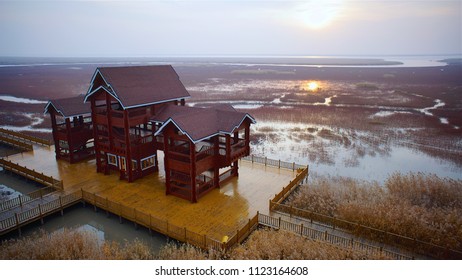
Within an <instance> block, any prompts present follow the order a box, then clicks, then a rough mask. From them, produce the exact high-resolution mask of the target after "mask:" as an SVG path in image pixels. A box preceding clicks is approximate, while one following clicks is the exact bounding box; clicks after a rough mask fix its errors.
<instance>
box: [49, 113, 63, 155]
mask: <svg viewBox="0 0 462 280" xmlns="http://www.w3.org/2000/svg"><path fill="white" fill-rule="evenodd" d="M49 112H50V119H51V126H52V128H53V141H54V142H55V154H56V158H60V154H61V147H60V146H59V139H58V125H57V124H56V113H55V110H54V109H53V108H52V109H50V110H49Z"/></svg>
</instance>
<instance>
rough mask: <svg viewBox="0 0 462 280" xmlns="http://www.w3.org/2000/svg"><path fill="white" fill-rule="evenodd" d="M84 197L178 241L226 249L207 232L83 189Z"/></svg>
mask: <svg viewBox="0 0 462 280" xmlns="http://www.w3.org/2000/svg"><path fill="white" fill-rule="evenodd" d="M82 198H83V200H84V201H86V202H88V203H90V204H92V205H94V206H95V207H98V208H101V209H103V210H105V211H108V212H111V213H113V214H115V215H118V216H119V218H124V219H127V220H130V221H132V222H134V223H135V224H137V225H141V226H144V227H146V228H148V229H149V230H154V231H156V232H159V233H161V234H164V235H167V236H169V237H172V238H174V239H176V240H178V241H181V242H186V243H189V244H191V245H194V246H197V247H199V248H202V249H206V250H207V249H210V248H212V249H214V250H219V251H221V250H223V249H226V245H225V244H224V243H222V242H220V241H217V240H215V239H213V238H210V237H208V236H206V235H205V234H198V233H195V232H193V231H190V230H188V229H187V228H185V227H179V226H177V225H174V224H172V223H169V221H168V220H163V219H159V218H157V217H154V216H152V215H150V214H147V213H144V212H141V211H139V210H137V209H135V208H130V207H127V206H125V205H122V204H121V203H118V202H114V201H111V200H108V199H107V198H104V197H101V196H99V195H96V194H92V193H89V192H87V191H84V190H82ZM95 209H96V208H95Z"/></svg>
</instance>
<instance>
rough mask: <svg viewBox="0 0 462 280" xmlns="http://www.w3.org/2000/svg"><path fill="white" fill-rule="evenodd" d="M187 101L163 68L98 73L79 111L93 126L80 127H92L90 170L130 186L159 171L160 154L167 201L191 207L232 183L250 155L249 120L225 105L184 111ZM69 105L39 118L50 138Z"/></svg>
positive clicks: (54, 106)
mask: <svg viewBox="0 0 462 280" xmlns="http://www.w3.org/2000/svg"><path fill="white" fill-rule="evenodd" d="M189 97H190V95H189V93H188V91H187V90H186V89H185V87H184V85H183V84H182V83H181V81H180V79H179V77H178V75H177V73H176V72H175V70H174V69H173V68H172V67H171V66H169V65H161V66H135V67H101V68H97V69H96V71H95V73H94V75H93V77H92V80H91V84H90V87H89V89H88V92H87V94H86V95H85V97H84V98H81V97H80V100H81V103H82V104H79V106H82V107H84V104H89V105H90V106H87V107H85V108H87V111H86V112H85V114H86V115H85V116H87V115H88V108H89V112H90V113H91V122H89V121H87V122H85V121H83V122H82V124H88V125H89V127H92V131H93V133H92V135H93V142H94V153H95V155H96V171H97V172H102V173H105V174H109V173H111V172H114V171H115V172H118V174H119V177H120V179H125V180H128V181H129V182H133V181H134V180H136V179H137V178H141V177H143V176H145V175H147V174H150V173H153V172H156V171H158V159H157V151H158V150H163V151H164V156H165V159H164V163H165V164H164V166H165V174H166V194H171V195H176V196H179V197H182V198H185V199H188V200H190V201H192V202H196V201H197V199H198V198H200V197H201V196H203V195H204V194H206V193H207V192H208V191H210V190H211V189H213V188H217V187H219V186H220V182H221V181H223V180H225V179H227V178H229V177H231V176H238V161H237V160H238V159H239V158H240V157H242V156H246V155H248V154H249V153H250V147H249V143H250V140H249V139H250V125H251V124H252V123H255V120H254V119H253V118H252V117H251V116H250V115H249V114H246V113H241V112H237V111H236V110H234V108H232V107H231V106H216V107H212V108H196V107H188V106H185V99H187V98H189ZM71 100H72V102H74V99H71V98H69V99H62V100H54V101H50V102H49V103H48V105H47V108H46V110H45V111H46V112H48V113H50V115H51V117H52V123H53V135H55V134H56V133H58V131H59V129H60V126H59V125H57V124H56V122H55V121H53V119H54V118H55V116H56V113H57V112H62V109H60V108H61V107H59V106H60V104H61V105H62V104H66V105H69V106H70V105H71V104H72V102H71ZM84 102H85V103H84ZM76 108H77V107H76ZM62 115H63V116H65V115H64V114H62ZM82 115H83V113H82ZM65 118H66V117H65ZM85 119H86V120H88V117H86V118H85ZM78 120H80V116H79V118H78ZM68 123H71V122H70V121H69V122H68ZM72 128H73V127H72V126H69V125H67V126H66V129H67V131H66V133H65V134H66V135H67V138H66V141H67V143H69V142H70V143H73V139H74V133H76V132H75V131H74V130H72ZM55 132H56V133H55ZM57 140H58V143H59V140H61V138H55V143H56V141H57ZM79 144H80V142H79ZM58 146H59V144H58ZM72 147H74V146H72ZM62 150H63V149H62V148H60V147H57V150H56V155H57V158H65V157H63V156H61V153H62V152H61V151H62ZM71 150H75V149H71ZM58 154H59V156H58ZM71 158H72V157H71ZM71 162H74V160H72V161H71ZM224 169H226V170H224ZM220 170H221V171H220Z"/></svg>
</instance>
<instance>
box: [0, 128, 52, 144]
mask: <svg viewBox="0 0 462 280" xmlns="http://www.w3.org/2000/svg"><path fill="white" fill-rule="evenodd" d="M0 133H3V134H6V135H8V136H10V137H11V138H17V139H18V140H19V141H20V142H24V141H27V142H30V143H35V144H39V145H45V146H50V145H52V144H53V143H52V142H51V141H49V140H46V139H42V138H39V137H35V136H31V135H27V134H24V133H21V132H16V131H12V130H8V129H4V128H0Z"/></svg>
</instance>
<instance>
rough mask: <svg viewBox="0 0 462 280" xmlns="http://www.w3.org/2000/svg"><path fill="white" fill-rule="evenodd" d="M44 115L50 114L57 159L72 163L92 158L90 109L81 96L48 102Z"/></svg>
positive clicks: (93, 152)
mask: <svg viewBox="0 0 462 280" xmlns="http://www.w3.org/2000/svg"><path fill="white" fill-rule="evenodd" d="M45 113H49V114H50V118H51V124H52V128H53V140H54V142H55V150H56V158H57V159H65V160H68V161H69V162H71V163H74V162H78V161H81V160H84V159H87V158H90V157H93V156H94V154H95V149H94V144H93V126H92V121H91V108H90V106H89V104H85V103H83V96H77V97H72V98H65V99H57V100H52V101H49V102H48V103H47V105H46V106H45Z"/></svg>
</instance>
